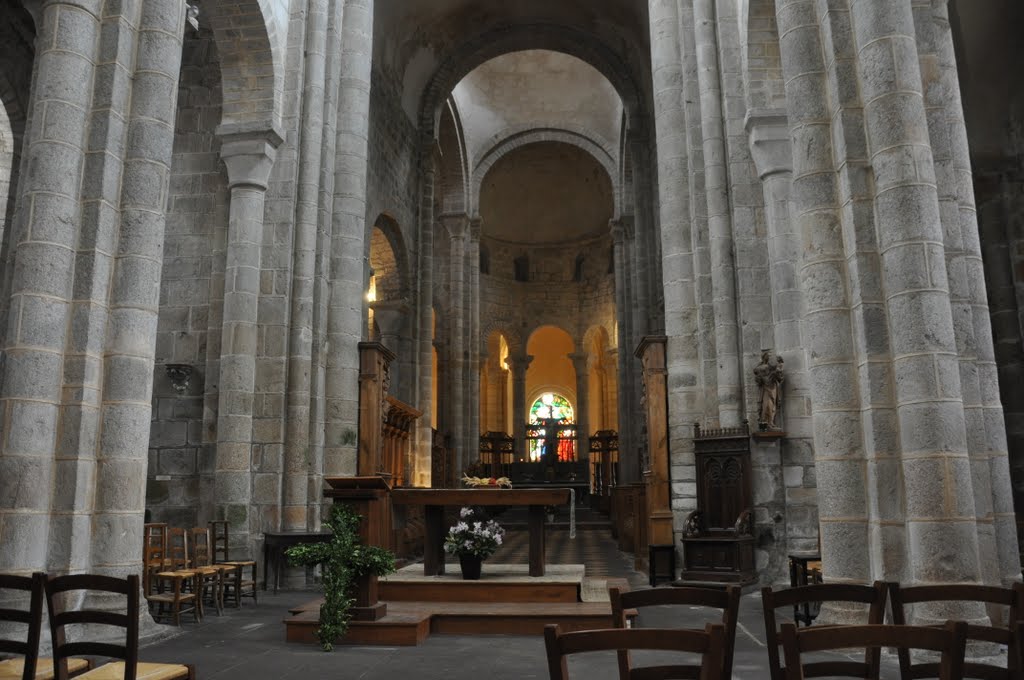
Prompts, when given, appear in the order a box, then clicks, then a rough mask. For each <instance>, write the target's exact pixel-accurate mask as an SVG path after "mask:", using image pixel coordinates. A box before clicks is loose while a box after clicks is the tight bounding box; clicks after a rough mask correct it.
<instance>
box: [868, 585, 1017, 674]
mask: <svg viewBox="0 0 1024 680" xmlns="http://www.w3.org/2000/svg"><path fill="white" fill-rule="evenodd" d="M888 586H889V597H890V598H891V599H892V620H893V623H897V624H901V625H903V624H906V623H907V614H908V612H907V609H906V608H907V605H912V604H919V603H924V602H929V603H931V602H983V603H985V604H986V605H996V606H999V607H1007V608H1008V609H1007V618H1006V625H1005V626H979V625H976V624H968V626H967V639H968V640H980V641H984V642H992V643H995V644H999V645H1005V646H1006V652H1007V653H1006V667H1005V668H1004V667H1002V666H996V665H993V664H985V663H977V662H974V661H968V662H965V663H964V677H968V678H988V679H991V680H998V679H1004V678H1005V679H1007V680H1009V679H1010V678H1018V677H1020V676H1019V675H1018V673H1019V671H1020V668H1021V663H1020V653H1021V650H1020V639H1019V638H1018V637H1017V635H1016V632H1017V623H1018V620H1019V619H1020V617H1021V615H1022V614H1024V584H1021V583H1014V584H1013V587H1012V588H998V587H995V586H982V585H972V584H947V585H932V586H907V587H904V586H900V584H899V583H889V584H888ZM899 658H900V673H901V674H902V676H903V677H904V678H933V677H935V673H936V669H937V668H938V664H936V663H934V662H926V663H917V664H912V663H911V658H910V653H909V652H908V651H906V650H900V652H899Z"/></svg>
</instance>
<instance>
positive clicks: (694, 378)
mask: <svg viewBox="0 0 1024 680" xmlns="http://www.w3.org/2000/svg"><path fill="white" fill-rule="evenodd" d="M679 4H680V3H678V2H676V0H648V7H649V16H650V29H651V67H652V78H653V86H654V123H655V132H656V139H657V148H658V190H659V207H660V210H661V255H662V278H663V280H664V287H665V335H666V336H667V337H668V345H667V365H668V381H667V382H668V385H669V395H668V400H669V406H668V408H669V412H670V413H672V414H673V421H674V422H678V423H693V422H696V421H698V420H700V419H701V417H702V415H703V406H702V402H703V399H702V395H701V387H700V385H701V381H700V357H699V354H698V343H699V337H698V334H697V323H698V314H697V301H696V290H695V279H694V258H693V239H692V232H691V222H690V196H689V191H688V177H689V159H688V156H687V144H686V137H687V134H686V133H687V128H686V116H685V112H684V109H683V105H684V99H683V96H682V95H683V93H682V86H683V83H684V77H683V58H682V53H681V50H680V31H679V26H680V19H681V16H680V10H679ZM619 350H620V362H622V361H625V359H626V358H629V355H630V352H629V351H628V350H629V347H628V346H627V347H623V346H622V345H621V344H620V345H619ZM620 365H621V363H620ZM620 393H621V390H620ZM619 413H620V418H619V421H620V422H622V420H623V419H622V417H621V414H622V413H623V410H622V404H621V403H620V405H619ZM670 437H671V440H670V442H669V446H668V450H669V451H671V452H672V460H671V465H672V466H673V468H676V467H688V468H690V469H692V468H693V465H694V460H693V439H692V436H691V431H690V430H689V429H688V428H683V427H680V428H676V429H675V430H674V431H673V432H670ZM620 467H622V466H620ZM634 479H635V477H632V478H628V479H627V478H625V477H623V481H634ZM693 503H695V501H689V502H687V501H683V502H679V501H678V500H677V502H676V503H675V508H674V510H675V511H676V513H677V517H676V520H677V521H676V525H677V526H681V525H682V521H683V516H682V515H685V513H686V511H687V510H690V509H692V507H693Z"/></svg>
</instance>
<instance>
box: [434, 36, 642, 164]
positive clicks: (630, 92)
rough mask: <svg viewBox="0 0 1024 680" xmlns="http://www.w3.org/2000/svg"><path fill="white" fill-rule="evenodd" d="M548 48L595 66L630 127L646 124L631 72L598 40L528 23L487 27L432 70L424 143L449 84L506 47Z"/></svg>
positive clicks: (517, 49)
mask: <svg viewBox="0 0 1024 680" xmlns="http://www.w3.org/2000/svg"><path fill="white" fill-rule="evenodd" d="M523 50H550V51H553V52H561V53H563V54H568V55H570V56H573V57H576V58H577V59H580V60H581V61H584V62H586V63H588V64H590V65H591V66H593V67H594V68H595V69H597V70H598V71H599V72H600V73H601V74H602V75H604V77H605V78H607V79H608V81H609V82H610V83H611V84H612V86H613V87H615V90H616V91H617V92H618V93H619V98H620V99H621V100H622V105H623V108H624V109H625V111H626V115H627V118H628V119H629V121H630V127H635V128H645V127H646V108H645V106H644V99H643V97H641V96H640V88H639V86H638V84H637V81H636V78H635V77H634V75H633V74H632V73H631V72H630V71H629V69H627V68H626V66H625V64H624V63H623V61H622V60H621V59H620V58H619V57H618V56H617V55H616V54H615V53H614V52H613V51H612V50H611V49H610V48H609V47H608V46H607V45H605V44H604V43H603V42H602V41H600V40H599V39H597V38H595V37H594V36H592V35H590V34H588V33H585V32H583V31H580V30H578V29H576V28H573V27H570V26H560V25H555V24H526V25H522V26H516V27H515V29H514V30H509V28H507V27H502V28H496V29H493V30H491V31H487V32H485V33H482V34H480V35H478V36H475V37H474V38H472V39H471V40H468V41H467V42H465V43H463V44H462V45H461V46H460V47H458V48H456V49H455V50H453V51H452V52H451V53H450V54H449V55H448V56H447V58H446V59H445V60H444V61H443V62H442V63H441V65H440V66H439V67H438V68H437V70H436V71H435V72H434V75H433V76H432V77H431V79H430V82H429V83H428V84H427V87H426V88H425V89H424V91H423V96H422V99H421V103H420V113H419V116H420V130H421V132H422V133H423V134H424V136H425V138H424V140H423V141H424V143H425V144H429V140H431V139H433V138H434V137H435V134H434V132H435V128H436V126H437V120H438V116H437V112H438V110H439V109H440V107H441V105H442V104H443V103H444V101H445V99H447V98H448V95H449V94H450V93H451V91H452V89H454V87H455V86H456V85H457V84H458V83H459V81H460V80H462V78H463V77H465V76H466V75H467V74H468V73H470V72H471V71H472V70H473V69H475V68H476V67H477V66H480V65H481V64H483V63H485V62H487V61H490V60H491V59H493V58H495V57H499V56H501V55H503V54H508V53H510V52H521V51H523Z"/></svg>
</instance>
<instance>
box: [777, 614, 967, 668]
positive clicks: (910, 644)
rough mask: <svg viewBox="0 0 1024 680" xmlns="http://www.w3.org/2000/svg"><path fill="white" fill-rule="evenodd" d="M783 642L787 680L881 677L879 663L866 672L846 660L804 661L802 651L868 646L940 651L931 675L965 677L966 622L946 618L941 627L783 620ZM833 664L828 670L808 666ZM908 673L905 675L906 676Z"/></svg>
mask: <svg viewBox="0 0 1024 680" xmlns="http://www.w3.org/2000/svg"><path fill="white" fill-rule="evenodd" d="M782 644H783V647H784V648H785V652H786V680H803V679H804V678H811V677H820V676H821V675H828V676H833V677H849V678H867V679H869V680H878V667H877V666H875V668H873V669H872V670H871V672H870V673H869V674H867V675H865V674H864V669H863V668H862V667H861V668H858V667H857V666H859V664H858V665H856V666H850V665H849V664H844V663H843V662H835V663H832V662H827V661H826V662H815V663H803V661H802V655H803V654H808V653H814V652H823V651H830V650H840V649H852V648H860V647H865V648H867V649H874V650H880V649H881V648H882V647H895V648H896V649H898V650H899V651H900V653H901V654H902V653H908V654H909V651H910V650H911V649H923V650H929V651H933V652H940V653H941V654H942V660H941V661H940V662H939V663H938V664H936V665H937V669H936V670H937V673H936V674H935V675H931V676H929V677H937V678H939V680H961V678H963V677H964V669H963V664H964V650H965V649H966V645H967V624H966V623H965V622H963V621H947V622H946V624H945V625H944V626H942V627H941V628H939V627H933V626H890V625H883V624H871V625H867V626H814V627H811V628H802V629H797V627H796V624H792V623H784V624H782ZM823 666H830V670H828V672H826V673H819V672H816V671H814V672H812V671H810V670H809V669H811V668H812V667H814V668H821V667H823ZM904 677H906V676H904Z"/></svg>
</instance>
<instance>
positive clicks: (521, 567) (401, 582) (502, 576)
mask: <svg viewBox="0 0 1024 680" xmlns="http://www.w3.org/2000/svg"><path fill="white" fill-rule="evenodd" d="M445 570H446V573H445V574H443V575H440V576H425V575H424V574H423V565H422V564H411V565H408V566H406V567H403V568H402V569H399V570H398V571H397V572H396V573H394V574H391V575H389V576H385V577H383V578H381V579H380V581H379V582H378V588H379V593H380V599H382V600H384V601H386V602H481V603H483V602H493V603H498V602H520V603H522V602H562V603H565V602H581V601H583V598H582V596H581V590H582V588H583V584H584V580H585V579H584V575H583V574H584V568H583V565H582V564H549V565H547V566H546V568H545V574H544V576H536V577H531V576H530V575H529V568H528V566H527V565H525V564H489V563H487V562H484V566H483V573H482V575H481V578H480V580H478V581H465V580H463V579H462V575H461V571H460V569H459V565H458V564H451V563H449V564H446V565H445ZM602 580H603V579H602Z"/></svg>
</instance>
